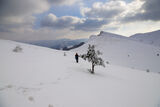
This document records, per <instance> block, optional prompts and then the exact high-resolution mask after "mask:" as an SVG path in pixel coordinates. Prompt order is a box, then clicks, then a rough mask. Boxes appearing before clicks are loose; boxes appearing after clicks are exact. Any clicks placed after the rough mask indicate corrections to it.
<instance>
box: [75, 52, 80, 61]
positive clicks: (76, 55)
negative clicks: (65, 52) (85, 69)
mask: <svg viewBox="0 0 160 107" xmlns="http://www.w3.org/2000/svg"><path fill="white" fill-rule="evenodd" d="M78 57H79V56H78V53H76V54H75V59H76V62H77V63H78Z"/></svg>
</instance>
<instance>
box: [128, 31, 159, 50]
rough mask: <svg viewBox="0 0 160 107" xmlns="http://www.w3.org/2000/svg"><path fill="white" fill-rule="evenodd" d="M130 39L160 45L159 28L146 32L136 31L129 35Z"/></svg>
mask: <svg viewBox="0 0 160 107" xmlns="http://www.w3.org/2000/svg"><path fill="white" fill-rule="evenodd" d="M130 39H133V40H136V41H140V42H142V43H147V44H151V45H154V46H159V47H160V30H158V31H153V32H148V33H138V34H135V35H132V36H130Z"/></svg>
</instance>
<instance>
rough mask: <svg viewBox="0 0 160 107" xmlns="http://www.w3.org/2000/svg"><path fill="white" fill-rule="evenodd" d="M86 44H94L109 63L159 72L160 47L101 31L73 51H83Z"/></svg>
mask: <svg viewBox="0 0 160 107" xmlns="http://www.w3.org/2000/svg"><path fill="white" fill-rule="evenodd" d="M88 44H94V45H95V46H96V48H97V49H98V50H100V51H101V52H102V53H103V58H104V59H105V61H108V62H109V63H111V64H114V65H119V66H125V67H129V68H133V69H140V70H145V71H146V70H147V69H148V70H149V71H153V72H160V71H159V70H160V56H159V54H160V48H159V47H154V46H152V45H148V44H144V43H140V42H138V41H134V40H130V38H128V37H123V36H120V35H115V34H112V33H106V32H101V33H100V34H99V35H98V36H92V37H91V38H90V39H89V41H88V42H87V43H86V44H85V45H83V46H82V47H79V48H77V49H75V50H73V51H74V52H78V53H80V54H81V53H84V52H85V51H86V49H87V47H88Z"/></svg>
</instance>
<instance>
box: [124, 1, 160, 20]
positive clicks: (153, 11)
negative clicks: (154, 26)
mask: <svg viewBox="0 0 160 107" xmlns="http://www.w3.org/2000/svg"><path fill="white" fill-rule="evenodd" d="M141 1H144V4H143V5H142V7H141V9H140V11H143V12H137V13H136V14H135V15H126V17H124V19H122V21H123V22H133V21H146V20H152V21H159V20H160V6H159V5H160V0H141Z"/></svg>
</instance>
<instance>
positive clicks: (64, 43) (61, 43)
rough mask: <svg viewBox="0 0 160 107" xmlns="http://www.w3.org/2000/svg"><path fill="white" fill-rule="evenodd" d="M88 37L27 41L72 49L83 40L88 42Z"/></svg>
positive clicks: (53, 47)
mask: <svg viewBox="0 0 160 107" xmlns="http://www.w3.org/2000/svg"><path fill="white" fill-rule="evenodd" d="M86 41H87V39H76V40H71V39H57V40H42V41H29V42H25V43H29V44H32V45H37V46H43V47H48V48H52V49H57V50H70V49H72V48H74V47H77V46H79V44H82V42H86Z"/></svg>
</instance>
